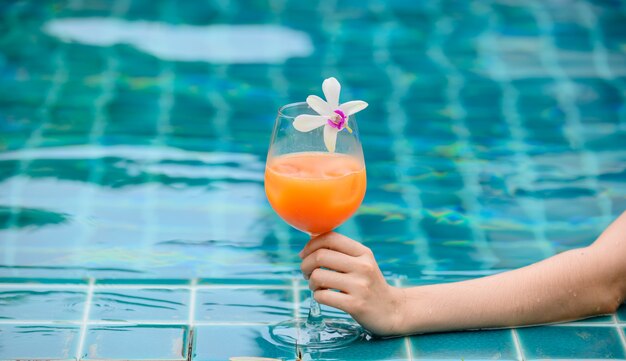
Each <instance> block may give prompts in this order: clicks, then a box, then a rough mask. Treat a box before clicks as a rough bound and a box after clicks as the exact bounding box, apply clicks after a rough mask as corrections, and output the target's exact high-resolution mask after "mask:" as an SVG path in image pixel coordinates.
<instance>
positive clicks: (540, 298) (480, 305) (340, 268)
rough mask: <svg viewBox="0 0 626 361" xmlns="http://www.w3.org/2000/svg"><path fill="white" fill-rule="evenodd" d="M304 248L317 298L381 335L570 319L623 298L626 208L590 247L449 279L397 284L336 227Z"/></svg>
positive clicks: (613, 305) (601, 311)
mask: <svg viewBox="0 0 626 361" xmlns="http://www.w3.org/2000/svg"><path fill="white" fill-rule="evenodd" d="M301 255H302V256H303V262H302V270H303V272H304V274H305V276H308V275H311V281H310V287H311V288H312V289H313V290H315V291H316V292H315V297H316V298H317V299H318V301H319V302H321V303H324V304H328V305H330V306H333V307H337V308H340V309H342V310H344V311H346V312H348V313H350V314H351V315H352V316H353V317H354V318H355V319H356V320H357V321H358V322H359V323H361V324H362V325H363V326H364V327H365V328H367V329H369V330H370V331H372V332H373V333H375V334H378V335H400V334H410V333H423V332H435V331H450V330H459V329H475V328H494V327H506V326H517V325H530V324H542V323H550V322H557V321H565V320H573V319H579V318H584V317H589V316H593V315H598V314H607V313H612V312H614V311H615V310H616V309H617V308H618V307H619V305H620V304H621V303H622V302H623V301H624V299H625V298H626V213H624V214H622V215H621V216H620V217H619V218H618V219H617V220H616V221H615V222H613V224H611V225H610V226H609V227H608V228H607V229H606V230H605V231H604V233H602V235H601V236H600V237H599V238H598V239H597V240H596V241H595V242H594V243H593V244H592V245H591V246H589V247H585V248H580V249H575V250H571V251H567V252H564V253H561V254H558V255H556V256H553V257H551V258H548V259H546V260H544V261H541V262H538V263H535V264H532V265H530V266H527V267H523V268H520V269H517V270H513V271H509V272H503V273H500V274H497V275H493V276H489V277H483V278H478V279H474V280H470V281H463V282H456V283H449V284H438V285H430V286H420V287H413V288H406V289H399V288H395V287H392V286H390V285H388V284H387V283H386V282H385V280H384V278H383V277H382V274H381V273H380V270H379V269H378V266H377V264H376V261H375V260H374V257H373V255H372V254H371V251H370V250H369V249H367V248H366V247H365V246H362V245H360V244H359V243H358V242H356V241H353V240H350V239H349V238H347V237H344V236H341V235H338V234H335V233H333V234H328V235H324V236H322V237H320V238H318V239H314V240H312V241H311V242H310V243H309V244H308V245H307V246H306V247H305V249H304V250H303V253H302V254H301ZM320 267H325V268H329V269H331V270H335V271H337V272H333V271H329V270H324V269H320ZM328 289H337V290H340V291H341V292H334V291H330V290H328Z"/></svg>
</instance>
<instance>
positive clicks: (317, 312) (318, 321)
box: [306, 291, 324, 328]
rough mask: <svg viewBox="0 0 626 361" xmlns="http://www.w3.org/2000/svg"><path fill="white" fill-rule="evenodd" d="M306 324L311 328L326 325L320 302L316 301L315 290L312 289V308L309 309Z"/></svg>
mask: <svg viewBox="0 0 626 361" xmlns="http://www.w3.org/2000/svg"><path fill="white" fill-rule="evenodd" d="M306 325H307V326H308V327H311V328H322V327H323V326H324V318H323V317H322V310H321V309H320V304H319V303H317V301H315V298H314V297H313V291H311V308H310V309H309V317H307V319H306Z"/></svg>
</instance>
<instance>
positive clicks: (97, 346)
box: [82, 325, 188, 360]
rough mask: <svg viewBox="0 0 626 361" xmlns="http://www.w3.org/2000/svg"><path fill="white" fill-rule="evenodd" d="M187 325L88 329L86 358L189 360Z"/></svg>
mask: <svg viewBox="0 0 626 361" xmlns="http://www.w3.org/2000/svg"><path fill="white" fill-rule="evenodd" d="M187 342H188V329H187V327H185V326H159V325H151V326H97V327H94V326H92V327H90V328H89V329H88V330H87V337H86V339H85V346H84V349H83V350H82V359H83V360H185V359H186V358H187V347H188V344H187Z"/></svg>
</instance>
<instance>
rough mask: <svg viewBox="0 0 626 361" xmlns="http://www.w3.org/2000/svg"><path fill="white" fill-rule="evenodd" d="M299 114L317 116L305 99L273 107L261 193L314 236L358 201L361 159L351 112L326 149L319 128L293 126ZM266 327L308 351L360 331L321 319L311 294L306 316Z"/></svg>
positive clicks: (355, 335)
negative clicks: (333, 144)
mask: <svg viewBox="0 0 626 361" xmlns="http://www.w3.org/2000/svg"><path fill="white" fill-rule="evenodd" d="M301 114H310V115H315V116H317V115H318V114H317V113H316V112H315V111H313V109H311V108H310V107H309V106H308V105H307V103H304V102H302V103H293V104H288V105H285V106H283V107H281V108H280V109H279V110H278V116H277V117H276V122H275V124H274V131H273V134H272V138H271V142H270V148H269V152H268V156H267V163H266V167H265V192H266V195H267V198H268V200H269V202H270V204H271V206H272V208H273V209H274V211H276V213H278V215H279V216H280V217H281V218H282V219H283V220H284V221H285V222H287V223H288V224H290V225H291V226H293V227H294V228H296V229H298V230H300V231H302V232H305V233H307V234H308V235H309V236H310V237H315V236H318V235H320V234H323V233H326V232H330V231H332V230H333V229H335V228H336V227H338V226H339V225H341V224H342V223H343V222H345V221H346V220H347V219H348V218H350V216H352V214H353V213H354V212H355V211H356V210H357V209H358V208H359V206H360V205H361V202H362V201H363V197H364V195H365V188H366V176H365V161H364V159H363V150H362V147H361V142H360V141H359V133H358V129H357V124H356V122H355V120H354V116H346V117H345V121H346V125H347V126H346V127H345V128H347V129H343V128H339V130H340V131H338V132H337V139H336V147H334V148H335V149H334V151H333V152H330V151H329V150H328V146H327V144H325V141H324V134H323V133H324V131H326V130H325V129H324V126H321V127H319V128H317V129H314V130H311V131H309V132H301V131H298V130H296V129H295V128H294V125H293V122H294V120H295V118H296V116H298V115H301ZM341 118H344V115H343V113H342V116H341ZM342 120H343V119H342ZM328 121H329V122H331V120H330V119H329V120H328ZM329 124H330V123H329ZM342 125H343V123H342ZM335 128H336V127H335ZM341 130H343V131H341ZM270 331H271V334H272V337H273V338H274V340H276V341H277V342H279V343H280V344H283V345H294V344H297V345H299V346H302V347H305V348H312V349H317V348H334V347H340V346H343V345H345V344H347V343H349V342H352V341H354V340H355V339H357V338H358V337H360V336H361V335H362V329H361V327H360V326H359V325H358V324H356V323H355V322H354V321H352V320H346V319H329V318H323V317H322V315H321V311H320V306H319V304H318V303H317V302H316V301H315V299H314V297H313V292H311V307H310V311H309V315H308V317H307V319H306V320H303V319H293V320H288V321H284V322H281V323H279V324H277V325H274V326H272V327H271V330H270Z"/></svg>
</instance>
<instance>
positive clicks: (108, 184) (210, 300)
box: [0, 0, 626, 361]
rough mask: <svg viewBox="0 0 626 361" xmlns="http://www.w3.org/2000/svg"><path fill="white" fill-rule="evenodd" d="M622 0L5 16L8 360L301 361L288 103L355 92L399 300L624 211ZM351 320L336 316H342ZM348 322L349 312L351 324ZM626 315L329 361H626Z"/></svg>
mask: <svg viewBox="0 0 626 361" xmlns="http://www.w3.org/2000/svg"><path fill="white" fill-rule="evenodd" d="M624 24H626V3H624V2H622V1H608V0H606V1H556V0H551V1H538V0H537V1H524V2H515V1H506V0H501V1H423V2H416V1H376V0H366V1H362V0H361V1H324V2H320V3H319V4H313V3H310V2H303V1H295V0H266V1H256V0H255V1H243V0H240V1H217V0H215V1H212V0H206V1H173V0H172V1H142V0H115V1H103V0H73V1H69V0H68V1H31V2H29V1H3V2H2V3H1V4H0V278H1V279H0V359H3V360H4V359H6V360H14V359H51V358H57V359H85V360H88V359H91V360H93V359H124V360H133V359H152V360H166V359H167V360H184V359H193V360H198V361H200V360H225V359H228V357H231V356H265V357H282V358H284V359H287V360H293V359H294V358H295V352H294V350H285V349H281V348H278V347H276V346H275V345H273V344H272V343H271V342H269V341H268V339H267V328H268V325H270V324H273V323H276V322H279V321H282V320H285V319H287V318H290V317H292V316H294V315H301V314H305V313H304V312H305V310H301V309H300V306H301V305H306V304H307V302H306V301H307V298H308V293H307V292H306V291H307V288H306V285H305V284H304V282H303V281H302V280H301V279H300V276H299V273H298V269H299V258H298V257H297V253H298V251H299V250H300V249H301V248H302V246H303V245H304V244H305V242H306V238H305V237H304V236H303V235H302V234H300V233H298V232H297V231H295V230H292V229H290V228H289V227H288V226H287V225H285V224H284V223H283V222H282V221H281V220H280V219H279V218H278V216H276V215H275V214H274V213H273V211H272V210H271V208H270V207H269V205H268V203H267V201H266V199H265V195H264V191H263V170H264V161H265V154H266V151H267V146H268V143H269V136H270V132H271V127H272V125H273V121H274V117H275V115H276V111H277V109H278V107H279V106H281V105H283V104H286V103H290V102H295V101H302V100H304V99H305V98H306V96H307V95H309V94H319V93H320V84H321V81H322V80H323V79H324V78H326V77H330V76H335V77H337V78H338V79H339V80H340V81H341V83H342V85H343V92H342V97H343V99H346V100H348V99H363V100H366V101H367V102H369V104H370V107H369V108H368V109H367V110H366V111H364V112H362V113H360V114H359V116H358V121H359V128H360V131H361V135H362V141H363V145H364V150H365V157H366V162H367V172H368V189H367V195H366V197H365V201H364V203H363V205H362V207H361V208H360V210H359V211H358V213H357V214H356V216H355V217H353V218H352V219H351V220H350V221H349V222H347V223H346V224H345V225H344V226H342V227H341V229H340V231H341V232H343V233H345V234H347V235H349V236H351V237H353V238H355V239H358V240H360V241H362V242H363V243H364V244H366V245H367V246H368V247H371V248H372V249H373V250H374V252H375V254H376V256H377V259H378V261H379V262H380V265H381V268H382V269H383V271H384V273H385V275H386V276H388V277H389V280H390V282H392V283H394V284H397V285H403V286H411V285H420V284H426V283H435V282H450V281H455V280H461V279H467V278H473V277H479V276H482V275H487V274H492V273H494V272H500V271H503V270H507V269H512V268H516V267H520V266H524V265H527V264H530V263H532V262H535V261H538V260H541V259H543V258H545V257H548V256H551V255H553V254H556V253H558V252H561V251H564V250H567V249H571V248H574V247H579V246H584V245H587V244H589V243H590V242H592V241H593V240H594V239H595V237H596V236H597V235H598V234H599V233H600V232H601V231H602V230H603V229H604V227H606V226H607V225H608V224H609V223H610V222H611V220H612V219H613V218H614V217H615V216H616V215H618V214H620V213H621V212H623V211H624V210H626V26H624ZM325 311H326V312H332V310H328V309H327V310H325ZM339 315H340V316H341V314H339ZM625 328H626V310H625V309H624V308H622V309H621V310H620V311H619V312H618V313H617V314H616V315H611V316H606V317H600V318H596V319H591V320H585V321H583V322H577V323H568V324H564V325H559V326H547V327H535V328H524V329H516V330H500V331H485V332H468V333H450V334H439V335H427V336H416V337H410V338H399V339H393V340H385V341H380V340H379V341H363V342H359V343H357V344H355V345H352V346H350V347H348V348H345V349H341V350H333V351H328V352H319V353H316V354H307V355H305V359H320V360H348V359H359V360H412V359H414V360H423V359H456V360H460V359H464V360H475V359H506V360H522V359H524V360H526V359H528V360H530V359H545V358H568V359H577V358H578V359H603V358H610V359H626V341H625V337H624V329H625Z"/></svg>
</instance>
